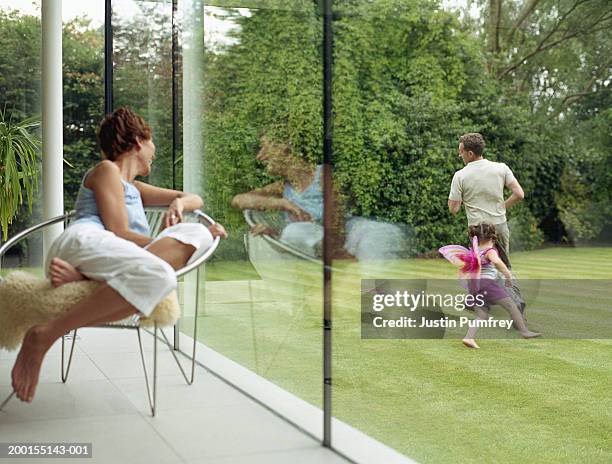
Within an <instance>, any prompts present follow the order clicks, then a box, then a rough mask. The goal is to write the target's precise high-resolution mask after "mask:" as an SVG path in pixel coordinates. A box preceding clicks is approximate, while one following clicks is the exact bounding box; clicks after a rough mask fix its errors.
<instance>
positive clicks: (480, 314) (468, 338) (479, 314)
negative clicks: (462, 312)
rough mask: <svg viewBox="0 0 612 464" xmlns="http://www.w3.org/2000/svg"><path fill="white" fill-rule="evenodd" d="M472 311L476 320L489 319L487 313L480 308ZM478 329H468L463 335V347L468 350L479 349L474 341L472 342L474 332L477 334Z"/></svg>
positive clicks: (474, 336) (474, 335)
mask: <svg viewBox="0 0 612 464" xmlns="http://www.w3.org/2000/svg"><path fill="white" fill-rule="evenodd" d="M474 311H475V312H476V319H477V320H484V319H487V318H488V317H489V312H488V311H486V310H485V309H483V308H482V307H476V309H475V310H474ZM479 328H480V327H478V326H476V327H470V328H469V329H468V331H467V333H466V334H465V337H464V338H463V340H462V342H463V344H464V345H465V346H467V347H469V348H480V347H479V346H478V344H477V343H476V340H474V339H475V338H476V332H478V329H479Z"/></svg>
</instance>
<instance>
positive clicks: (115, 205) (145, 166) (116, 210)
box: [12, 108, 226, 401]
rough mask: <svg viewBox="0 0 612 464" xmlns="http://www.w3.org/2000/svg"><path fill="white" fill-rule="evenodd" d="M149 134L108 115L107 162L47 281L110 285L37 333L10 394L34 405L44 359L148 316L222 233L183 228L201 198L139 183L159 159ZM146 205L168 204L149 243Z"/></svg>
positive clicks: (87, 190)
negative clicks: (88, 332)
mask: <svg viewBox="0 0 612 464" xmlns="http://www.w3.org/2000/svg"><path fill="white" fill-rule="evenodd" d="M151 135H152V134H151V129H150V128H149V126H148V125H147V124H146V123H145V122H144V120H143V119H142V118H141V117H140V116H138V115H137V114H135V113H133V112H132V111H131V110H129V109H127V108H120V109H118V110H117V111H115V112H114V113H113V114H109V115H107V116H106V117H105V118H104V120H103V121H102V123H101V125H100V129H99V133H98V138H99V142H100V146H101V148H102V151H103V153H104V157H105V160H104V161H102V162H100V163H99V164H97V165H96V166H95V167H94V168H93V169H91V170H90V171H88V173H87V174H86V175H85V177H84V179H83V184H82V185H81V189H80V190H79V195H78V198H77V202H76V206H75V209H76V219H75V220H74V221H73V222H72V223H71V224H70V226H69V227H68V228H67V229H66V230H65V231H64V232H63V233H62V235H60V237H59V238H58V239H57V240H56V241H55V242H54V243H53V245H52V247H51V250H50V252H49V255H50V256H51V257H53V259H52V260H51V262H50V264H49V266H48V274H49V276H50V278H51V281H52V284H53V285H54V286H56V287H57V286H60V285H63V284H65V283H68V282H70V281H73V280H78V279H82V278H89V279H93V280H99V281H103V282H105V284H103V285H101V286H100V287H99V288H98V289H97V290H96V291H95V292H94V293H92V294H91V295H90V296H89V297H87V298H85V299H83V300H82V301H80V302H79V303H77V304H76V305H74V306H72V307H71V308H70V309H69V310H68V311H67V312H66V313H65V314H64V315H63V316H62V317H60V318H58V319H55V320H53V321H51V322H49V323H46V324H41V325H38V326H34V327H32V328H31V329H30V330H29V331H28V332H27V333H26V335H25V337H24V341H23V345H22V348H21V350H20V352H19V355H18V357H17V360H16V362H15V366H14V367H13V372H12V377H13V389H14V390H15V393H16V394H17V396H18V397H19V398H20V399H21V400H23V401H32V399H33V397H34V393H35V390H36V385H37V383H38V376H39V372H40V366H41V363H42V360H43V357H44V355H45V353H46V352H47V350H48V349H49V348H50V346H51V345H52V344H53V342H54V341H55V340H57V339H58V338H59V337H60V336H62V335H64V334H65V333H67V332H69V331H70V330H73V329H76V328H79V327H84V326H90V325H95V324H101V323H105V322H111V321H117V320H120V319H123V318H126V317H128V316H131V315H133V314H136V313H142V314H144V315H149V314H151V312H152V311H153V309H154V308H155V306H156V305H157V303H159V302H160V301H161V300H162V299H163V298H164V297H165V296H166V295H168V293H170V292H171V291H172V290H173V289H174V288H175V287H176V278H175V272H174V271H175V270H176V269H179V268H181V267H183V266H185V264H186V263H187V262H188V261H189V260H190V259H191V260H193V259H195V258H196V257H197V256H200V255H201V253H203V252H204V251H206V249H208V248H209V247H210V246H211V244H212V241H213V237H214V236H226V233H225V230H224V229H223V227H222V226H220V225H217V226H212V227H210V228H208V229H207V228H206V227H204V226H203V225H201V224H187V223H181V220H182V217H183V213H184V212H186V211H193V210H194V209H196V208H199V207H201V206H202V200H201V199H200V197H199V196H197V195H193V194H186V193H183V192H179V191H175V190H168V189H163V188H159V187H154V186H152V185H148V184H146V183H144V182H138V181H135V178H136V176H146V175H148V174H149V173H150V170H151V164H152V162H153V159H154V158H155V145H154V144H153V141H152V137H151ZM143 205H144V206H147V205H168V210H167V211H166V213H165V216H164V221H163V227H164V230H163V231H162V232H161V233H160V234H159V235H158V236H157V237H156V238H155V239H152V238H151V237H149V235H148V234H149V227H148V224H147V220H146V217H145V214H144V209H143Z"/></svg>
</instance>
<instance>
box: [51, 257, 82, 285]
mask: <svg viewBox="0 0 612 464" xmlns="http://www.w3.org/2000/svg"><path fill="white" fill-rule="evenodd" d="M49 277H50V278H51V285H53V286H54V287H56V288H57V287H61V286H62V285H65V284H67V283H69V282H76V281H77V280H84V279H85V277H84V276H83V274H81V273H80V272H79V271H77V270H76V269H75V268H74V266H72V264H70V263H68V262H66V261H64V260H63V259H59V258H53V259H52V260H51V264H50V265H49Z"/></svg>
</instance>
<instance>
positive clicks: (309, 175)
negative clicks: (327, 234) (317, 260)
mask: <svg viewBox="0 0 612 464" xmlns="http://www.w3.org/2000/svg"><path fill="white" fill-rule="evenodd" d="M257 160H258V161H261V162H262V163H264V164H265V166H266V170H267V171H268V173H269V174H270V175H273V176H282V177H283V180H280V181H278V182H275V183H272V184H269V185H267V186H265V187H262V188H260V189H255V190H253V191H251V192H248V193H243V194H239V195H236V196H235V197H234V199H233V200H232V206H233V207H235V208H240V209H256V210H276V211H284V212H285V214H286V215H287V218H288V219H289V223H288V224H287V225H286V226H285V227H284V228H283V230H282V231H275V230H271V229H270V228H268V227H266V226H265V225H263V224H257V225H256V226H254V227H253V229H252V230H251V232H252V233H253V234H254V235H258V234H270V235H278V234H279V233H280V240H281V241H284V242H286V243H289V244H290V245H292V246H294V247H296V248H298V249H300V250H302V251H305V252H306V253H308V254H310V255H316V254H317V253H316V250H317V248H318V247H319V246H320V242H321V240H322V239H323V227H322V221H323V184H322V166H314V165H312V164H309V163H307V162H306V161H304V160H303V159H301V158H299V157H297V156H295V155H293V153H292V152H291V148H290V147H289V146H288V145H286V144H277V143H272V142H270V141H269V140H268V139H267V138H265V137H264V138H262V146H261V150H260V151H259V153H258V155H257ZM331 206H332V208H333V211H334V212H335V214H333V215H332V217H333V225H332V241H333V244H334V245H333V249H334V254H335V255H336V256H337V257H347V256H349V257H350V256H354V257H356V258H357V259H359V260H360V261H363V260H381V261H382V260H387V259H395V258H398V256H399V255H400V253H401V251H402V248H403V247H404V241H405V237H404V233H403V232H402V231H401V229H400V228H399V227H398V226H397V225H395V224H390V223H387V222H381V221H374V220H371V219H368V218H364V217H357V216H356V217H351V218H348V219H347V220H346V223H345V219H346V218H345V217H344V215H343V214H342V211H343V205H342V202H341V201H340V195H338V194H337V193H336V192H335V194H334V195H333V200H332V205H331Z"/></svg>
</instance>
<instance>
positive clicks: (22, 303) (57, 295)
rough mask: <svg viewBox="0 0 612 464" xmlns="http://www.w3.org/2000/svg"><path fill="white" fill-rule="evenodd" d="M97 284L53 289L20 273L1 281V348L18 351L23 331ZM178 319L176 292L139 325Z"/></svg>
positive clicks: (81, 283) (49, 317) (62, 309)
mask: <svg viewBox="0 0 612 464" xmlns="http://www.w3.org/2000/svg"><path fill="white" fill-rule="evenodd" d="M99 285H101V284H100V282H95V281H91V280H81V281H79V282H71V283H69V284H66V285H62V286H61V287H59V288H53V287H52V286H51V282H50V281H49V280H47V279H43V278H40V277H36V276H34V275H32V274H29V273H27V272H23V271H14V272H12V273H11V274H9V275H8V276H6V278H5V279H4V280H0V347H2V348H6V349H9V350H13V349H15V348H17V347H18V346H19V345H20V344H21V342H22V340H23V337H24V335H25V333H26V331H27V330H28V329H29V328H30V327H32V326H33V325H36V324H41V323H44V322H48V321H50V320H52V319H53V318H55V317H57V316H59V315H60V314H62V313H63V312H65V311H66V310H67V309H68V308H70V307H71V306H72V305H73V304H75V303H77V302H79V301H80V300H82V299H83V298H85V297H86V296H88V295H89V294H91V293H92V292H93V291H94V290H95V289H96V288H97V287H98V286H99ZM179 316H180V308H179V303H178V299H177V296H176V292H172V293H171V294H170V295H168V296H167V297H166V298H165V299H164V300H163V301H162V302H161V303H159V304H158V305H157V307H156V308H155V310H154V311H153V313H152V314H151V317H149V318H144V317H143V318H141V319H140V325H141V326H143V327H149V326H152V325H153V324H154V323H155V322H157V324H158V325H159V326H160V327H164V326H170V325H174V324H175V323H176V321H177V320H178V318H179Z"/></svg>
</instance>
